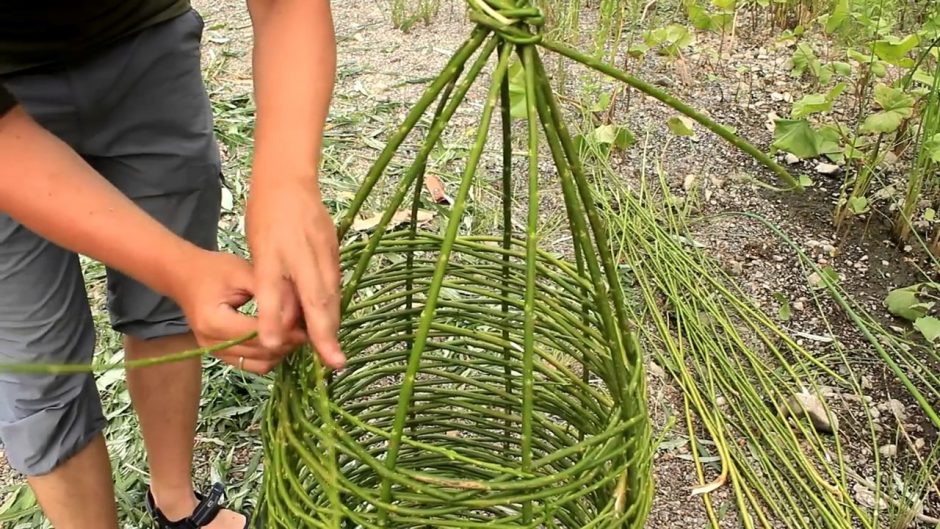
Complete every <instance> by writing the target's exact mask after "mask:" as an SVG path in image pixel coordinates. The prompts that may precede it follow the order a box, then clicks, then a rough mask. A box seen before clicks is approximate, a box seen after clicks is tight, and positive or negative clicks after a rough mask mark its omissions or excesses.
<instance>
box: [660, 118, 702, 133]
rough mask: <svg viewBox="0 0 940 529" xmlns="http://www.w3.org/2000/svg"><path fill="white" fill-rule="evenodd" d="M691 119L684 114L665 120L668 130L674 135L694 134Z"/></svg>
mask: <svg viewBox="0 0 940 529" xmlns="http://www.w3.org/2000/svg"><path fill="white" fill-rule="evenodd" d="M692 124H693V121H692V120H691V119H689V118H687V117H685V116H673V117H671V118H669V120H667V121H666V125H667V126H669V130H671V131H672V133H673V134H675V135H676V136H693V137H694V136H695V129H693V128H692Z"/></svg>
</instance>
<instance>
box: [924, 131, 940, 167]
mask: <svg viewBox="0 0 940 529" xmlns="http://www.w3.org/2000/svg"><path fill="white" fill-rule="evenodd" d="M923 148H924V152H925V153H926V154H927V157H928V158H930V160H931V161H933V162H934V163H940V134H934V135H933V137H932V138H930V139H928V140H927V141H926V142H924V147H923Z"/></svg>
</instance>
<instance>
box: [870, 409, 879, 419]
mask: <svg viewBox="0 0 940 529" xmlns="http://www.w3.org/2000/svg"><path fill="white" fill-rule="evenodd" d="M868 413H870V414H871V419H872V420H873V421H877V420H878V418H879V417H881V412H880V411H878V408H872V409H870V410H868Z"/></svg>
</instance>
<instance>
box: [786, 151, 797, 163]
mask: <svg viewBox="0 0 940 529" xmlns="http://www.w3.org/2000/svg"><path fill="white" fill-rule="evenodd" d="M784 160H786V162H787V163H788V164H790V165H793V164H797V163H800V157H799V156H797V155H795V154H793V153H790V152H788V153H787V156H786V158H784Z"/></svg>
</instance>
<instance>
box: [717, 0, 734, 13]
mask: <svg viewBox="0 0 940 529" xmlns="http://www.w3.org/2000/svg"><path fill="white" fill-rule="evenodd" d="M736 1H737V0H712V5H713V6H715V7H717V8H718V9H721V10H723V11H734V5H735V3H736Z"/></svg>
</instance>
